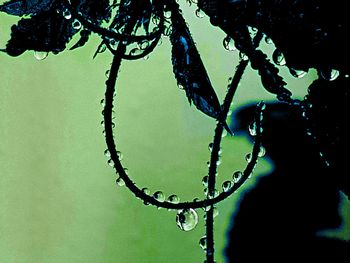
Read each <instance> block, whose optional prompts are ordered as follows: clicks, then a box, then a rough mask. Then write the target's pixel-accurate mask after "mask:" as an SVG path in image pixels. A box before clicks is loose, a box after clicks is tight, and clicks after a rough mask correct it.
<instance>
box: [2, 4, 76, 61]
mask: <svg viewBox="0 0 350 263" xmlns="http://www.w3.org/2000/svg"><path fill="white" fill-rule="evenodd" d="M76 32H77V30H75V29H73V27H72V21H71V20H67V19H64V18H63V16H62V14H59V13H57V12H56V10H52V11H49V12H43V13H40V14H37V15H34V16H33V17H31V18H30V19H21V20H20V21H19V22H18V25H14V26H12V33H11V39H10V40H9V41H8V43H7V45H6V52H7V53H8V54H9V55H11V56H19V55H21V54H22V53H23V52H25V51H26V50H35V51H45V52H53V53H59V52H61V51H63V50H64V49H65V47H66V44H67V43H68V42H69V41H70V39H71V38H72V36H73V35H74V34H75V33H76Z"/></svg>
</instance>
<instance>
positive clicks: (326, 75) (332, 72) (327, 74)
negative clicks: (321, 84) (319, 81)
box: [320, 69, 340, 81]
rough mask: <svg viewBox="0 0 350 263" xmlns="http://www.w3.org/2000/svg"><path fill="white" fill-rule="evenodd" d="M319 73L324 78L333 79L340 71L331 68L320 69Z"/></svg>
mask: <svg viewBox="0 0 350 263" xmlns="http://www.w3.org/2000/svg"><path fill="white" fill-rule="evenodd" d="M320 74H321V77H322V78H323V79H324V80H328V81H333V80H336V79H337V78H338V77H339V74H340V73H339V71H338V70H336V69H331V70H327V71H326V70H321V72H320Z"/></svg>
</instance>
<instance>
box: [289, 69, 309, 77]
mask: <svg viewBox="0 0 350 263" xmlns="http://www.w3.org/2000/svg"><path fill="white" fill-rule="evenodd" d="M289 72H290V74H291V75H292V76H293V77H295V78H298V79H301V78H302V77H304V76H305V75H306V71H303V70H298V69H293V68H289Z"/></svg>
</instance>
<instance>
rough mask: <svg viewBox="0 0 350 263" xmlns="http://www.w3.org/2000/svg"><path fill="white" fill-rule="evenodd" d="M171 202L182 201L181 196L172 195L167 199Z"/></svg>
mask: <svg viewBox="0 0 350 263" xmlns="http://www.w3.org/2000/svg"><path fill="white" fill-rule="evenodd" d="M167 201H168V202H169V203H173V204H178V203H180V198H179V197H178V196H177V195H170V196H169V197H168V199H167Z"/></svg>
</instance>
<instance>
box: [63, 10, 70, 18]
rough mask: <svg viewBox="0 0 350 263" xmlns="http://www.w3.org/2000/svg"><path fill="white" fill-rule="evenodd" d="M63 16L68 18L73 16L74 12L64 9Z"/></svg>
mask: <svg viewBox="0 0 350 263" xmlns="http://www.w3.org/2000/svg"><path fill="white" fill-rule="evenodd" d="M62 15H63V17H64V18H65V19H67V20H69V19H71V18H72V14H71V13H70V11H69V10H68V9H66V10H64V11H63V13H62Z"/></svg>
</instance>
